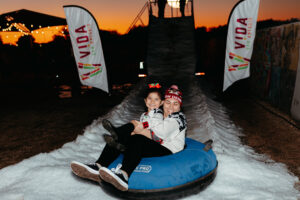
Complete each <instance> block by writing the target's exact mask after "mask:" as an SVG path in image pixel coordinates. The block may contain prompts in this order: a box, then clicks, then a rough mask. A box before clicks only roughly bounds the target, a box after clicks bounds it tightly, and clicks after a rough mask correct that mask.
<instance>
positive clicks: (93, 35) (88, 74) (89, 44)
mask: <svg viewBox="0 0 300 200" xmlns="http://www.w3.org/2000/svg"><path fill="white" fill-rule="evenodd" d="M63 8H64V11H65V15H66V19H67V24H68V27H69V33H70V38H71V42H72V47H73V52H74V56H75V60H76V64H77V70H78V73H79V77H80V81H81V83H82V84H83V85H87V86H92V87H95V88H99V89H101V90H103V91H105V92H107V93H108V92H109V89H108V81H107V71H106V66H105V61H104V55H103V50H102V44H101V39H100V35H99V28H98V24H97V22H96V20H95V18H94V17H93V15H92V14H91V13H90V12H89V11H88V10H86V9H85V8H82V7H80V6H75V5H68V6H63Z"/></svg>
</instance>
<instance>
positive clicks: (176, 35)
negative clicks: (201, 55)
mask: <svg viewBox="0 0 300 200" xmlns="http://www.w3.org/2000/svg"><path fill="white" fill-rule="evenodd" d="M147 45H148V47H147V55H146V60H145V63H146V66H147V70H148V75H149V76H154V77H157V76H159V77H161V78H164V77H166V78H172V79H174V80H179V79H182V78H183V77H188V76H193V75H194V72H195V66H196V53H195V48H196V47H195V28H194V19H193V16H190V17H183V18H178V17H177V18H163V19H161V18H156V17H153V16H150V19H149V34H148V44H147ZM162 69H163V70H162Z"/></svg>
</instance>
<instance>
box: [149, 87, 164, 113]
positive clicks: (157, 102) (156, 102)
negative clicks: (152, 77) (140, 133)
mask: <svg viewBox="0 0 300 200" xmlns="http://www.w3.org/2000/svg"><path fill="white" fill-rule="evenodd" d="M144 100H145V104H146V106H147V108H148V112H149V111H150V110H153V109H155V108H159V107H160V106H161V105H162V103H163V101H162V100H161V98H160V96H159V95H158V93H157V92H151V93H149V94H148V96H147V97H146V98H145V99H144Z"/></svg>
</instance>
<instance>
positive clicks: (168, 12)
mask: <svg viewBox="0 0 300 200" xmlns="http://www.w3.org/2000/svg"><path fill="white" fill-rule="evenodd" d="M148 2H149V6H148V8H149V15H150V16H151V15H152V16H155V17H160V18H174V17H184V16H193V15H194V11H193V10H194V8H193V0H163V1H161V0H148Z"/></svg>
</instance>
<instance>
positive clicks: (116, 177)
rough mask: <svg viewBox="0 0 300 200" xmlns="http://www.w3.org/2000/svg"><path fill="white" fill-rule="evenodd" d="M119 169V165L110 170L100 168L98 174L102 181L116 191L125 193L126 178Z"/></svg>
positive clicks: (126, 187) (126, 188)
mask: <svg viewBox="0 0 300 200" xmlns="http://www.w3.org/2000/svg"><path fill="white" fill-rule="evenodd" d="M121 167H122V165H121V164H118V166H117V167H116V169H115V168H112V169H111V170H109V169H108V168H106V167H101V168H100V171H99V173H100V177H101V179H102V180H104V181H106V182H108V183H110V184H112V185H113V186H114V187H116V188H117V189H118V190H121V191H127V190H128V176H127V175H126V174H125V173H124V172H123V171H122V170H121Z"/></svg>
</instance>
